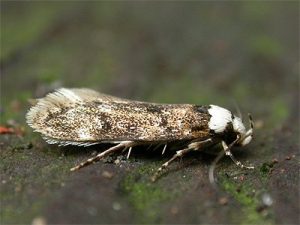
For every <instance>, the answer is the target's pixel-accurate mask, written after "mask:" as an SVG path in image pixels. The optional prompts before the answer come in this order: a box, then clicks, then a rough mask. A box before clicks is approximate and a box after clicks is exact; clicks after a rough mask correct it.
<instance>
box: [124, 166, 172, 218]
mask: <svg viewBox="0 0 300 225" xmlns="http://www.w3.org/2000/svg"><path fill="white" fill-rule="evenodd" d="M150 174H152V166H143V167H141V168H140V169H138V170H137V171H135V172H134V173H133V174H131V175H129V176H127V177H126V178H125V179H124V181H123V182H122V184H121V188H122V190H123V191H124V192H125V194H126V196H127V198H128V201H129V202H130V203H131V205H132V207H133V208H134V212H135V217H136V218H135V220H136V222H137V223H158V222H159V221H160V207H159V205H160V204H161V203H162V202H165V201H166V200H168V199H170V198H171V196H172V193H170V192H167V191H166V190H163V189H162V188H160V187H159V186H158V185H157V183H152V182H151V181H150V179H147V178H149V177H150V176H151V175H150Z"/></svg>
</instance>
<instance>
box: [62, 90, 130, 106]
mask: <svg viewBox="0 0 300 225" xmlns="http://www.w3.org/2000/svg"><path fill="white" fill-rule="evenodd" d="M57 92H60V93H66V92H72V93H73V94H74V95H76V96H78V97H79V98H81V101H84V102H91V101H98V102H116V103H126V102H132V101H131V100H128V99H124V98H118V97H115V96H112V95H107V94H103V93H100V92H97V91H94V90H91V89H88V88H70V89H67V88H61V89H59V90H57Z"/></svg>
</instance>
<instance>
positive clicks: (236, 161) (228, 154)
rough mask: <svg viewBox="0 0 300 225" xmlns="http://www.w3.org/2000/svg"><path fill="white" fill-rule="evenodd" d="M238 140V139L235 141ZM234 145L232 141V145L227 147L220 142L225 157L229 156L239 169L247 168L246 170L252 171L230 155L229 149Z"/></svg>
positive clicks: (250, 167)
mask: <svg viewBox="0 0 300 225" xmlns="http://www.w3.org/2000/svg"><path fill="white" fill-rule="evenodd" d="M237 140H238V139H237ZM235 143H236V141H234V142H233V143H231V144H230V145H229V146H228V145H227V144H226V143H225V141H222V146H223V149H224V152H225V155H227V156H229V157H230V158H231V160H232V161H233V162H234V163H235V164H236V165H237V166H239V167H241V168H247V169H254V167H253V166H245V165H243V164H242V163H241V162H240V161H238V160H236V159H235V157H234V156H233V155H232V153H231V151H230V149H231V147H232V146H233V145H234V144H235Z"/></svg>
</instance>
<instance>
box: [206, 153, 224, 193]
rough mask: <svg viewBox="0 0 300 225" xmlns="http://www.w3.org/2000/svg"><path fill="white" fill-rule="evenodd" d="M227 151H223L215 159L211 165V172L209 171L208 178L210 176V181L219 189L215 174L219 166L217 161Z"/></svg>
mask: <svg viewBox="0 0 300 225" xmlns="http://www.w3.org/2000/svg"><path fill="white" fill-rule="evenodd" d="M224 154H225V152H224V151H221V152H220V153H219V154H218V156H217V157H216V158H215V159H214V161H213V162H212V164H211V166H210V167H209V172H208V178H209V182H210V184H211V185H212V186H213V187H214V188H215V189H217V184H216V179H215V176H214V172H215V169H216V166H217V163H218V162H219V161H220V159H221V158H222V157H223V156H224Z"/></svg>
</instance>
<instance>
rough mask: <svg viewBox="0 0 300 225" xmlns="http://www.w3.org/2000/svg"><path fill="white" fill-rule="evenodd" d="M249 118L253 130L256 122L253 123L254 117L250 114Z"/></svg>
mask: <svg viewBox="0 0 300 225" xmlns="http://www.w3.org/2000/svg"><path fill="white" fill-rule="evenodd" d="M248 117H249V124H250V128H251V129H253V128H254V122H253V118H252V115H251V114H250V113H248Z"/></svg>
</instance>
